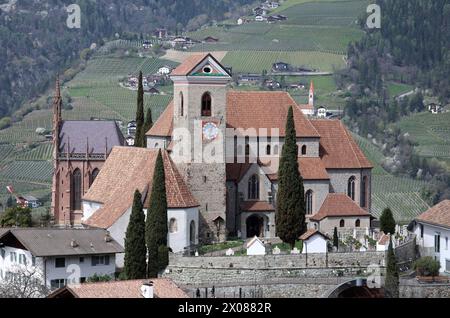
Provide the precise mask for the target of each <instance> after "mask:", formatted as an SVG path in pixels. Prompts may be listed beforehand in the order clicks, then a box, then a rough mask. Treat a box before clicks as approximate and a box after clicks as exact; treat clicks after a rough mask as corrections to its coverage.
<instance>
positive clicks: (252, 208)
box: [241, 201, 275, 212]
mask: <svg viewBox="0 0 450 318" xmlns="http://www.w3.org/2000/svg"><path fill="white" fill-rule="evenodd" d="M241 210H242V211H245V212H265V211H275V208H274V207H273V205H272V204H271V203H269V202H267V201H244V202H242V204H241Z"/></svg>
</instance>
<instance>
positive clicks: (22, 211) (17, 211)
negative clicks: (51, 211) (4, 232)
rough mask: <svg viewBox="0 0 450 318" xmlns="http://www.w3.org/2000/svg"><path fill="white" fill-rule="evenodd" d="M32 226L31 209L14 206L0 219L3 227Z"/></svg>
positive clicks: (0, 224)
mask: <svg viewBox="0 0 450 318" xmlns="http://www.w3.org/2000/svg"><path fill="white" fill-rule="evenodd" d="M32 225H33V222H32V219H31V209H30V208H29V207H26V208H22V207H20V206H13V207H11V208H7V209H6V210H5V212H4V213H3V214H2V216H1V218H0V226H1V227H12V226H17V227H31V226H32Z"/></svg>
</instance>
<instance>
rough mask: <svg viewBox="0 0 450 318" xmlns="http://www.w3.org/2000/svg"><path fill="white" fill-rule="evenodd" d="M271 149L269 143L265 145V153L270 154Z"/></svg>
mask: <svg viewBox="0 0 450 318" xmlns="http://www.w3.org/2000/svg"><path fill="white" fill-rule="evenodd" d="M270 150H271V147H270V145H267V146H266V155H270V152H271V151H270Z"/></svg>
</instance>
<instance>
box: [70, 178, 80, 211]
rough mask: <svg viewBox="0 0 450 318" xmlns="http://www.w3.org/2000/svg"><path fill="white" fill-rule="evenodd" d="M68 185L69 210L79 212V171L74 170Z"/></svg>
mask: <svg viewBox="0 0 450 318" xmlns="http://www.w3.org/2000/svg"><path fill="white" fill-rule="evenodd" d="M71 179H72V180H71V185H70V193H71V198H72V200H71V201H72V202H71V208H72V210H81V171H80V169H75V171H74V172H73V173H72V178H71Z"/></svg>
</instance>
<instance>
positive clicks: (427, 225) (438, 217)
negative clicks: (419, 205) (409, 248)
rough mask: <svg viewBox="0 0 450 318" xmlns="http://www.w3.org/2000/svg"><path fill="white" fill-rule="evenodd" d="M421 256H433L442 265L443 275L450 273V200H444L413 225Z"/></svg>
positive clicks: (417, 219)
mask: <svg viewBox="0 0 450 318" xmlns="http://www.w3.org/2000/svg"><path fill="white" fill-rule="evenodd" d="M411 230H412V232H413V233H414V234H416V242H417V245H418V246H419V252H420V255H421V256H431V257H433V258H434V259H436V260H438V261H439V262H440V264H441V268H440V272H441V273H450V249H449V242H448V241H449V238H450V200H444V201H442V202H440V203H439V204H437V205H435V206H433V207H432V208H430V209H428V210H427V211H425V212H424V213H422V214H421V215H419V216H418V217H417V218H416V219H415V220H414V221H413V223H412V227H411Z"/></svg>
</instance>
